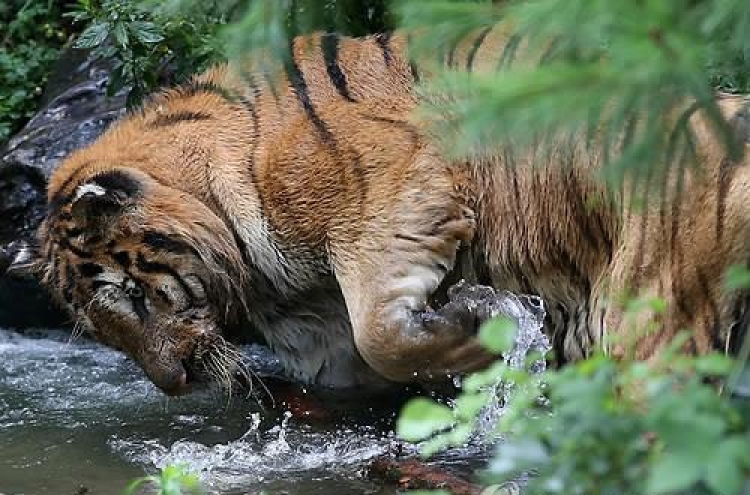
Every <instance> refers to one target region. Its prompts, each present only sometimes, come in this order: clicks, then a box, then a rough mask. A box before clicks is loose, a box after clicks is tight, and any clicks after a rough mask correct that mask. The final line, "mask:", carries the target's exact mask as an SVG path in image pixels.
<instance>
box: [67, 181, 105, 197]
mask: <svg viewBox="0 0 750 495" xmlns="http://www.w3.org/2000/svg"><path fill="white" fill-rule="evenodd" d="M88 193H93V194H94V195H96V196H104V195H105V194H107V190H106V189H104V188H103V187H102V186H100V185H99V184H95V183H93V182H89V183H87V184H83V185H82V186H78V189H76V194H75V197H74V198H73V201H78V200H79V199H81V196H83V195H84V194H88Z"/></svg>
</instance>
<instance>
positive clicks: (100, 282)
mask: <svg viewBox="0 0 750 495" xmlns="http://www.w3.org/2000/svg"><path fill="white" fill-rule="evenodd" d="M111 284H112V283H111V282H105V281H104V280H94V281H92V282H91V290H92V291H94V292H96V291H97V290H99V289H101V288H102V287H106V286H108V285H111Z"/></svg>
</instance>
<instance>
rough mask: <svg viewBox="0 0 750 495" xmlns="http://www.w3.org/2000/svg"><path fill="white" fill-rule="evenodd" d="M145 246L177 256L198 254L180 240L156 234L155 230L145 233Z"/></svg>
mask: <svg viewBox="0 0 750 495" xmlns="http://www.w3.org/2000/svg"><path fill="white" fill-rule="evenodd" d="M142 241H143V244H145V245H146V246H148V247H149V248H150V249H152V250H153V251H167V252H170V253H175V254H183V253H190V252H192V253H194V254H198V252H197V251H196V250H195V248H193V246H191V245H190V244H188V243H186V242H182V241H180V240H178V239H173V238H171V237H169V236H167V235H165V234H162V233H160V232H156V231H153V230H147V231H146V232H144V233H143V239H142Z"/></svg>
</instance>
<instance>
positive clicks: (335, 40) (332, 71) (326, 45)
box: [320, 33, 355, 102]
mask: <svg viewBox="0 0 750 495" xmlns="http://www.w3.org/2000/svg"><path fill="white" fill-rule="evenodd" d="M340 41H341V37H340V36H339V35H338V34H336V33H327V34H324V35H323V36H321V39H320V48H321V50H322V51H323V61H324V62H325V66H326V72H327V73H328V77H329V78H330V79H331V82H332V83H333V85H334V87H335V88H336V91H338V93H339V94H340V95H341V97H342V98H344V99H345V100H346V101H351V102H353V101H355V100H354V98H352V95H351V94H350V93H349V84H348V83H347V81H346V75H345V74H344V73H343V72H342V71H341V66H340V65H339V42H340Z"/></svg>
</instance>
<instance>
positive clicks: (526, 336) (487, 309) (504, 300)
mask: <svg viewBox="0 0 750 495" xmlns="http://www.w3.org/2000/svg"><path fill="white" fill-rule="evenodd" d="M448 295H449V298H450V299H451V300H452V301H461V302H462V304H465V305H467V306H469V307H473V308H474V309H475V310H477V311H478V312H480V311H481V312H483V313H485V314H486V315H487V316H489V317H491V318H497V317H505V318H508V319H510V320H511V321H513V322H515V324H516V327H517V330H516V336H515V342H514V344H513V348H512V349H511V350H510V352H508V353H506V354H505V355H504V356H503V360H504V361H505V364H507V365H508V367H509V368H511V369H514V370H526V371H528V372H529V373H532V374H541V373H542V372H544V370H545V369H546V359H545V356H546V354H547V353H548V352H549V351H550V350H551V348H552V347H551V345H550V342H549V339H548V337H547V336H546V335H545V333H544V331H543V327H544V318H545V316H546V311H545V309H544V301H543V300H542V299H541V298H539V297H536V296H530V295H518V294H514V293H512V292H509V291H500V292H496V291H495V290H494V289H493V288H491V287H487V286H483V285H470V284H467V283H466V282H464V281H461V282H459V283H457V284H456V285H454V286H452V287H451V288H450V290H449V293H448ZM480 308H481V310H480ZM530 356H533V359H531V360H530V359H529V358H530ZM454 383H455V384H456V385H458V386H460V384H461V379H460V378H459V377H456V378H454ZM514 387H515V384H513V383H507V382H502V381H498V382H497V383H495V384H493V385H491V386H490V387H488V388H489V392H490V396H491V398H492V399H491V401H490V403H489V404H488V405H487V406H486V407H485V408H484V410H483V411H482V412H481V413H480V415H479V417H478V421H477V427H476V429H475V434H474V436H473V437H472V439H471V442H470V445H471V444H480V445H481V444H491V443H494V442H495V441H497V440H498V437H497V435H496V434H495V433H494V430H495V426H496V425H497V423H498V420H499V419H500V417H501V416H502V415H503V413H504V412H505V408H506V406H507V404H508V401H509V399H510V396H511V394H512V392H513V389H514ZM470 445H467V447H469V446H470Z"/></svg>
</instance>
